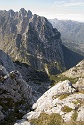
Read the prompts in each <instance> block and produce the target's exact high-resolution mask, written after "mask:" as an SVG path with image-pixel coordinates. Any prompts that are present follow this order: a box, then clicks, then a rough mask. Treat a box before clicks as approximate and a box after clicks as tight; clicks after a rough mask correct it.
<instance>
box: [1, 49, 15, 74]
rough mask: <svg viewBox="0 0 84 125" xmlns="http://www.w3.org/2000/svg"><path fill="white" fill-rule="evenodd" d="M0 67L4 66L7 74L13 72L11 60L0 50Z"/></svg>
mask: <svg viewBox="0 0 84 125" xmlns="http://www.w3.org/2000/svg"><path fill="white" fill-rule="evenodd" d="M0 65H2V66H4V67H5V68H6V69H7V71H8V72H10V71H12V70H14V64H13V61H12V60H11V58H10V57H9V56H8V55H7V54H6V53H5V52H3V51H2V50H0Z"/></svg>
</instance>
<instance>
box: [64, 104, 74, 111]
mask: <svg viewBox="0 0 84 125" xmlns="http://www.w3.org/2000/svg"><path fill="white" fill-rule="evenodd" d="M72 110H73V109H72V108H70V107H68V106H66V105H65V106H64V107H62V111H63V112H71V111H72Z"/></svg>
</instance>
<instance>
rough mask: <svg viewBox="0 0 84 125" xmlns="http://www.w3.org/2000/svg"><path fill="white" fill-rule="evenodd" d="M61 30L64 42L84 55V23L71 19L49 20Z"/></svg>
mask: <svg viewBox="0 0 84 125" xmlns="http://www.w3.org/2000/svg"><path fill="white" fill-rule="evenodd" d="M49 21H50V22H51V23H52V25H53V27H54V28H57V29H58V30H59V31H60V32H61V38H62V42H63V43H64V44H65V45H66V46H67V47H69V48H70V49H72V50H74V51H76V52H78V53H80V54H82V55H84V23H81V22H76V21H71V20H66V21H65V20H58V19H51V20H49Z"/></svg>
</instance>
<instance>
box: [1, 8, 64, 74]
mask: <svg viewBox="0 0 84 125" xmlns="http://www.w3.org/2000/svg"><path fill="white" fill-rule="evenodd" d="M8 12H9V11H8ZM8 12H7V11H6V12H5V15H4V17H3V15H1V23H0V24H1V25H0V26H1V27H0V45H1V48H2V49H3V50H4V51H5V52H7V53H8V54H9V55H10V56H11V57H12V59H13V60H14V61H15V60H18V61H20V62H25V63H27V64H30V65H31V66H32V67H33V68H35V69H36V70H43V71H47V73H48V74H49V73H52V74H53V73H58V72H60V71H63V69H64V59H63V51H62V45H61V44H62V42H61V35H60V33H59V32H58V30H57V29H55V28H53V27H52V25H51V24H50V23H49V21H48V20H47V19H46V18H44V17H40V16H38V15H36V14H34V15H32V12H31V11H28V12H27V11H26V10H25V9H24V8H21V9H20V11H19V12H13V11H12V10H10V15H9V16H8V15H7V13H8ZM11 16H12V18H11ZM5 46H6V49H5ZM32 48H33V49H32ZM32 60H34V61H32ZM52 62H53V63H52ZM51 63H52V64H51ZM59 67H61V68H59ZM54 69H55V70H54Z"/></svg>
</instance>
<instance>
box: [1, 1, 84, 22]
mask: <svg viewBox="0 0 84 125" xmlns="http://www.w3.org/2000/svg"><path fill="white" fill-rule="evenodd" d="M20 8H25V9H26V10H31V11H32V12H33V14H34V13H35V14H38V15H40V16H45V17H47V18H48V19H53V18H58V19H70V20H77V21H81V22H84V0H0V10H4V9H5V10H9V9H13V10H14V11H19V9H20Z"/></svg>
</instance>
